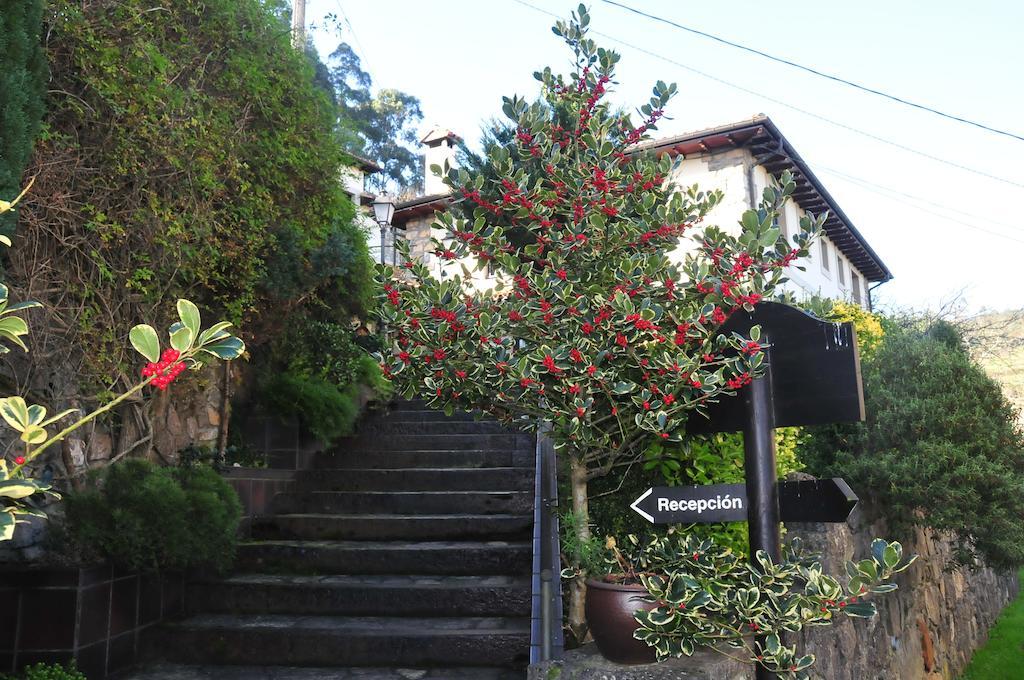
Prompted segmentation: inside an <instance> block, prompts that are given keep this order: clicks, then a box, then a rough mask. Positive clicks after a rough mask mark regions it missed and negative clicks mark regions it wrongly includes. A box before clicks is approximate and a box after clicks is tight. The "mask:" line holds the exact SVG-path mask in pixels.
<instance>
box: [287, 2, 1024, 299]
mask: <svg viewBox="0 0 1024 680" xmlns="http://www.w3.org/2000/svg"><path fill="white" fill-rule="evenodd" d="M307 1H308V4H307V10H306V14H307V20H308V22H309V24H310V30H311V36H312V39H313V41H314V44H315V45H316V46H317V49H318V50H319V51H320V53H321V55H322V56H323V57H324V58H326V57H327V55H329V54H330V52H331V51H332V50H333V49H334V47H336V46H337V44H338V43H339V42H341V41H345V42H348V43H349V44H350V45H352V47H353V48H354V50H355V51H356V53H357V54H358V55H359V57H360V59H361V61H362V65H363V68H364V69H365V70H366V71H367V72H368V73H369V74H370V75H371V76H372V78H373V81H374V82H373V85H374V88H396V89H399V90H402V91H404V92H407V93H409V94H412V95H415V96H416V97H418V98H419V99H420V102H421V106H422V110H423V113H424V121H423V130H424V131H426V130H427V129H429V128H431V127H433V126H434V125H441V126H444V127H447V128H450V129H452V130H454V131H455V132H457V133H458V134H460V135H461V136H462V137H464V138H465V139H466V140H467V141H468V142H469V143H470V144H474V143H475V142H476V140H477V139H478V138H479V134H480V127H481V124H482V123H483V122H485V121H486V120H487V119H489V118H491V117H494V116H496V115H500V107H501V97H502V96H503V95H512V94H519V95H523V96H525V97H527V98H529V99H532V98H534V97H535V96H536V95H537V94H538V92H539V84H538V83H537V82H536V81H535V80H534V79H533V76H532V74H533V72H534V71H536V70H539V69H542V68H543V67H544V66H546V65H550V66H551V67H552V69H554V70H555V71H556V72H568V71H569V70H570V62H569V59H570V57H571V53H570V52H569V51H568V49H567V48H566V47H565V45H564V43H562V42H561V40H560V39H559V38H558V37H556V36H555V35H554V34H553V33H552V32H551V30H550V27H551V25H552V24H553V22H554V18H553V17H552V16H550V15H551V14H554V15H558V16H562V17H567V16H568V14H569V12H570V11H571V10H572V9H574V8H575V7H576V3H572V2H567V1H565V0H434V1H432V2H424V1H423V0H373V1H367V0H307ZM622 2H623V3H624V4H627V5H631V6H633V7H636V8H638V9H642V10H643V11H645V12H648V13H650V14H654V15H657V16H660V17H664V18H666V19H670V20H673V21H675V22H677V23H680V24H684V25H687V26H690V27H693V28H696V29H699V30H702V31H705V32H708V33H712V34H715V35H718V36H721V37H723V38H726V39H728V40H731V41H733V42H737V43H740V44H743V45H746V46H749V47H752V48H755V49H759V50H761V51H764V52H768V53H771V54H774V55H777V56H780V57H783V58H785V59H788V60H790V61H794V62H797V63H800V64H804V65H807V66H810V67H813V68H815V69H817V70H819V71H824V72H828V73H832V74H835V75H838V76H840V77H842V78H845V79H847V80H850V81H854V82H857V83H860V84H863V85H866V86H868V87H871V88H873V89H877V90H882V91H884V92H887V93H890V94H893V95H896V96H898V97H900V98H903V99H907V100H910V101H914V102H918V103H922V104H925V105H927V106H930V107H932V108H935V109H938V110H941V111H943V112H946V113H950V114H953V115H956V116H959V117H962V118H967V119H970V120H974V121H977V122H981V123H984V124H986V125H989V126H991V127H994V128H998V129H1002V130H1007V131H1010V132H1013V133H1015V134H1017V135H1021V136H1024V116H1022V115H1021V112H1022V111H1024V87H1022V84H1024V78H1022V74H1021V72H1022V69H1024V40H1021V39H1020V29H1021V27H1022V26H1024V3H1019V2H1010V1H1006V2H996V1H994V0H975V1H974V2H971V3H966V2H963V1H962V0H961V1H958V2H952V1H947V0H930V1H928V0H885V1H879V0H861V1H860V2H856V3H852V2H841V3H840V2H821V0H816V1H813V2H809V1H805V0H781V1H780V2H776V3H764V2H755V1H753V0H729V1H722V0H720V1H718V2H707V1H706V0H705V1H702V2H691V1H689V0H685V1H683V0H676V1H674V2H673V1H671V0H622ZM528 5H532V7H530V6H528ZM588 6H589V7H590V14H591V27H592V30H593V31H594V34H592V37H593V38H594V39H595V40H596V41H597V42H598V44H600V45H602V46H605V47H610V48H612V49H615V50H616V51H618V52H619V53H620V54H621V55H622V60H621V61H620V64H619V68H618V71H617V80H618V85H616V87H615V89H614V91H613V93H612V101H613V102H614V103H616V104H621V105H626V106H630V107H631V108H635V107H637V106H639V105H640V104H642V103H645V102H646V101H647V99H648V98H649V96H650V88H651V87H652V86H653V84H654V83H655V82H656V81H657V80H664V81H666V82H676V83H678V85H679V89H680V94H679V95H678V96H677V97H676V98H675V99H674V100H673V101H672V102H671V103H670V104H669V106H668V107H667V109H666V112H667V115H668V116H669V117H671V120H668V121H665V122H664V123H662V124H659V130H658V132H657V133H656V135H657V136H663V135H665V136H667V135H672V134H679V133H683V132H688V131H693V130H699V129H702V128H706V127H711V126H716V125H721V124H724V123H730V122H735V121H740V120H744V119H749V118H750V117H752V116H753V115H756V114H758V113H764V114H767V115H768V116H770V117H771V118H772V120H773V121H774V122H775V123H776V124H777V125H778V127H779V129H780V130H781V131H782V133H783V134H784V135H786V137H787V138H788V139H789V140H790V142H791V143H792V144H793V146H794V147H795V148H796V149H797V151H798V152H799V153H800V155H801V156H803V158H804V159H805V160H806V161H807V162H808V163H809V165H810V166H811V168H812V170H813V171H814V172H815V174H816V175H817V176H818V177H819V179H821V180H822V182H823V183H824V185H825V187H826V188H827V189H828V190H829V192H830V193H831V194H832V195H833V197H834V198H835V199H836V201H837V202H838V204H839V205H840V206H841V207H842V209H843V210H844V212H846V214H847V216H848V217H849V218H850V219H851V221H852V222H853V224H855V225H856V227H857V229H858V230H859V231H860V232H861V234H862V235H863V236H864V237H865V239H866V240H867V241H868V243H870V244H871V246H872V247H873V248H874V249H875V251H876V252H877V253H878V254H879V256H880V257H881V258H882V260H883V261H884V262H885V263H886V265H888V267H889V269H890V270H891V271H892V272H893V275H894V277H895V278H894V279H893V280H892V281H890V282H888V283H885V284H884V285H882V286H880V287H879V288H877V289H876V290H875V291H874V292H873V298H874V300H875V302H876V304H878V305H880V306H881V307H883V308H884V307H897V308H918V309H935V308H937V307H939V306H941V305H943V304H945V303H947V302H948V301H949V300H951V299H954V298H957V297H958V296H959V297H961V298H962V300H963V301H964V304H965V305H967V311H972V312H973V311H979V310H982V309H989V310H1004V309H1017V308H1021V307H1024V292H1022V286H1021V280H1022V274H1024V272H1022V269H1024V210H1022V209H1021V205H1022V203H1024V141H1021V140H1018V139H1013V138H1010V137H1006V136H1001V135H996V134H993V133H991V132H986V131H984V130H980V129H977V128H974V127H971V126H968V125H965V124H962V123H957V122H954V121H951V120H946V119H944V118H941V117H939V116H936V115H934V114H931V113H927V112H924V111H919V110H915V109H912V108H909V107H906V106H904V105H901V104H898V103H895V102H891V101H888V100H885V99H882V98H880V97H877V96H875V95H871V94H867V93H864V92H861V91H858V90H855V89H853V88H850V87H847V86H843V85H839V84H837V83H834V82H831V81H828V80H825V79H822V78H819V77H816V76H813V75H811V74H808V73H804V72H801V71H798V70H796V69H793V68H791V67H788V66H785V65H782V64H777V63H773V62H771V61H769V60H766V59H764V58H762V57H759V56H756V55H752V54H749V53H746V52H743V51H741V50H738V49H735V48H733V47H728V46H725V45H721V44H718V43H715V42H713V41H710V40H708V39H706V38H702V37H699V36H695V35H692V34H690V33H686V32H683V31H680V30H678V29H675V28H672V27H669V26H666V25H663V24H659V23H656V22H653V21H652V20H650V19H646V18H643V17H639V16H636V15H633V14H630V13H629V12H627V11H625V10H623V9H621V8H618V7H615V6H612V5H610V4H607V3H605V2H603V1H602V0H592V1H591V2H590V3H588ZM328 15H334V16H335V17H337V21H330V20H327V17H328ZM601 34H603V35H601ZM652 53H653V54H652ZM698 71H699V72H701V73H703V74H706V75H700V74H698V73H697V72H698ZM708 76H711V77H708ZM722 81H725V82H722ZM726 83H728V84H726ZM755 93H756V94H755ZM822 119H829V120H830V121H833V122H832V123H829V122H826V121H825V120H822ZM850 128H855V129H857V130H860V131H862V132H863V133H867V134H860V133H858V132H855V131H853V130H851V129H850ZM877 138H882V139H884V140H886V141H884V142H883V141H880V140H879V139H877ZM900 147H909V148H911V149H913V150H915V151H916V152H918V153H911V152H909V151H906V150H904V149H902V148H900ZM926 156H931V157H932V158H928V157H926ZM935 159H939V160H935ZM956 166H963V167H966V168H970V169H972V170H973V172H972V171H970V170H966V169H963V167H956ZM996 178H998V179H996Z"/></svg>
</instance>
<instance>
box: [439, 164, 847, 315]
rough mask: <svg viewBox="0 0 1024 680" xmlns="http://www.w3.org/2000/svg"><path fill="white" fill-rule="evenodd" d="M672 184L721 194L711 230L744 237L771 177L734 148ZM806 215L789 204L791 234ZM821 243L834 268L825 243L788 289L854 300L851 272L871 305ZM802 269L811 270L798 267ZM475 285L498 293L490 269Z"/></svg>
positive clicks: (451, 270) (447, 269)
mask: <svg viewBox="0 0 1024 680" xmlns="http://www.w3.org/2000/svg"><path fill="white" fill-rule="evenodd" d="M671 181H673V182H674V183H675V184H676V185H677V186H679V187H681V188H686V187H689V186H692V185H693V184H697V185H698V187H699V188H700V189H701V190H702V191H711V190H714V189H720V190H721V191H722V192H723V193H724V198H723V200H722V202H721V203H719V204H718V205H717V206H715V208H714V209H713V210H712V211H711V213H710V214H709V215H708V217H707V218H706V220H705V224H706V225H712V224H713V225H718V226H719V227H721V228H722V229H724V230H726V231H728V232H730V233H732V234H737V235H738V234H739V232H740V226H739V220H740V217H741V216H742V214H743V211H745V210H747V209H748V208H750V207H751V201H752V200H753V202H754V204H756V203H758V202H760V200H761V193H762V192H763V191H764V188H765V187H766V186H767V185H768V182H769V181H770V180H769V174H768V172H767V171H766V170H765V169H764V167H762V166H760V165H755V164H754V159H753V156H752V154H751V153H750V152H749V151H748V150H746V149H730V150H728V151H724V152H721V153H715V154H702V155H699V156H691V157H689V158H686V159H685V160H683V161H682V163H680V164H679V165H678V166H677V167H676V169H675V170H674V172H673V174H672V176H671ZM803 215H804V211H803V209H802V208H800V206H799V205H797V204H796V203H795V202H794V201H790V202H789V203H787V204H786V208H785V214H784V216H783V218H782V220H781V221H782V224H783V226H784V229H785V230H786V234H787V235H792V234H793V233H795V232H796V230H797V229H799V228H800V218H801V217H803ZM431 231H432V234H433V236H434V237H435V238H443V237H444V235H445V234H444V233H443V232H442V231H441V230H439V229H432V230H431ZM821 241H822V242H824V243H825V244H826V248H827V252H828V259H829V268H828V269H827V270H826V269H825V268H824V266H823V264H822V251H821V244H820V243H816V244H815V245H814V246H813V248H812V249H811V253H810V256H809V257H806V258H803V259H801V260H798V261H797V262H795V263H794V265H793V266H791V267H790V268H789V270H788V273H787V275H788V277H789V279H790V280H789V281H788V282H786V284H784V288H785V289H787V290H789V291H791V292H793V293H794V294H795V295H796V296H797V297H809V296H811V295H820V296H822V297H828V298H838V299H845V300H850V299H852V291H853V289H852V285H851V281H852V279H851V278H850V276H851V273H856V275H857V276H858V277H860V285H861V304H862V305H863V306H865V307H866V306H867V294H866V285H867V282H866V281H865V279H864V277H863V275H862V274H861V273H860V272H859V271H857V270H855V269H853V267H852V265H851V264H850V262H849V260H847V259H846V257H845V256H844V255H843V254H842V253H840V252H839V250H838V249H837V248H836V247H835V245H834V244H833V243H832V242H831V241H830V240H829V239H828V237H827V236H825V235H822V236H821ZM694 247H695V243H694V241H693V240H691V239H689V238H685V237H684V239H683V240H682V242H681V243H680V246H679V248H677V249H676V250H675V251H673V253H672V254H671V255H670V257H671V258H672V259H673V260H675V261H677V262H681V261H682V259H683V258H684V257H685V255H686V253H687V252H689V251H690V250H692V249H693V248H694ZM839 262H842V267H843V271H844V272H845V284H841V283H840V282H839V277H838V276H837V273H838V263H839ZM427 263H428V265H429V266H430V268H431V270H432V271H433V272H434V274H435V275H440V276H445V277H450V276H454V275H455V274H459V275H462V267H461V265H462V264H465V265H466V267H467V268H469V269H470V270H471V271H472V266H473V258H467V259H465V260H463V261H455V262H446V263H442V262H440V261H439V260H438V259H437V258H434V257H433V256H431V257H429V258H428V261H427ZM797 266H802V267H804V270H805V271H800V270H798V269H797V268H796V267H797ZM470 282H471V283H470V285H471V287H472V288H476V289H477V290H484V289H488V288H492V287H493V286H494V284H495V281H494V278H493V277H490V276H488V275H487V272H486V270H481V271H479V272H473V273H472V276H471V277H470Z"/></svg>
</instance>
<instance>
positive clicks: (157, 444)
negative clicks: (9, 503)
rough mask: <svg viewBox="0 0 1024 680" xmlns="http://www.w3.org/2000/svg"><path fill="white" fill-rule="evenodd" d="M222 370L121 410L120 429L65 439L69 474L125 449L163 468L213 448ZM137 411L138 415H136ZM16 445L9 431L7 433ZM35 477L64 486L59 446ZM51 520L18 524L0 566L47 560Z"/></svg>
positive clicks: (93, 429) (48, 506)
mask: <svg viewBox="0 0 1024 680" xmlns="http://www.w3.org/2000/svg"><path fill="white" fill-rule="evenodd" d="M219 376H220V370H219V367H216V368H210V369H207V370H206V371H205V372H204V373H203V374H200V375H189V376H188V378H187V379H186V377H185V376H182V378H181V379H180V380H179V381H178V382H177V383H176V384H175V389H172V390H168V391H167V392H161V393H158V394H156V395H153V396H152V397H151V398H150V400H149V403H148V404H147V405H146V406H145V407H144V408H142V409H136V407H135V406H134V405H128V406H127V407H125V408H123V409H122V410H121V411H120V412H119V416H120V417H119V418H118V421H119V426H118V427H117V428H110V427H107V426H106V425H105V424H99V425H96V426H86V427H83V428H81V429H79V430H77V431H75V432H74V433H73V434H71V435H69V436H68V438H67V440H66V450H67V453H68V456H69V458H70V462H71V467H72V470H71V473H72V474H74V475H76V476H79V477H80V476H81V475H83V474H84V473H86V472H87V471H88V470H90V469H93V468H99V467H103V466H104V465H106V464H108V463H110V462H111V461H112V460H117V459H119V458H120V457H121V456H119V455H118V452H121V451H127V452H128V453H127V455H128V456H133V457H145V458H149V459H150V460H153V461H154V462H157V463H160V464H165V465H166V464H169V465H174V464H177V462H178V458H179V453H180V451H181V450H182V449H184V448H186V447H188V446H190V445H195V446H200V447H214V446H216V444H217V438H218V435H219V432H220V425H221V382H220V380H218V379H217V378H218V377H219ZM133 409H135V411H134V412H133ZM4 434H5V436H7V439H6V440H4V441H3V444H5V445H6V444H9V443H11V441H12V438H11V435H10V430H7V431H6V432H5V433H4ZM33 467H34V468H35V472H34V473H33V476H34V477H36V478H45V475H53V476H54V477H55V478H57V480H58V482H57V486H58V487H60V488H64V487H65V483H64V481H63V480H62V478H63V477H64V474H65V466H64V461H63V458H62V451H61V447H60V446H54V447H52V448H51V449H50V450H48V451H47V452H45V454H44V455H43V456H41V457H40V459H39V460H38V461H37V462H36V463H35V464H34V465H33ZM43 502H44V503H45V507H44V510H45V511H46V512H47V513H51V514H53V513H59V512H60V503H59V502H57V501H54V500H53V499H50V500H49V501H43ZM47 526H48V522H46V521H45V520H42V519H39V518H31V519H30V521H29V522H28V523H26V524H20V525H18V530H17V531H16V532H15V536H14V539H13V540H11V541H5V542H3V543H0V563H4V562H26V561H35V560H40V559H43V558H44V557H45V549H44V539H45V536H46V530H47Z"/></svg>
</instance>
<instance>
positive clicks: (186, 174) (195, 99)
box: [4, 0, 372, 460]
mask: <svg viewBox="0 0 1024 680" xmlns="http://www.w3.org/2000/svg"><path fill="white" fill-rule="evenodd" d="M13 4H18V5H19V6H20V5H21V4H23V3H5V6H6V5H13ZM29 4H31V3H29ZM8 14H9V12H7V11H6V10H5V12H4V16H7V15H8ZM42 21H43V35H44V37H45V40H44V43H43V49H44V51H45V57H46V59H47V60H48V62H49V70H50V80H49V82H48V83H47V85H46V91H47V99H46V101H45V105H46V108H47V111H46V114H45V116H44V119H43V125H42V130H41V133H40V134H39V136H38V139H37V142H36V145H35V152H34V156H33V157H32V159H31V161H30V163H29V165H28V168H27V172H26V175H34V176H35V177H36V182H35V186H34V187H33V190H32V192H31V194H30V196H29V197H28V198H27V199H26V201H25V203H24V208H23V209H22V211H21V215H20V219H19V224H18V229H17V233H16V235H15V238H14V247H13V248H12V250H11V259H10V262H9V271H8V275H7V281H8V283H9V284H10V285H11V287H12V291H13V292H12V297H15V298H17V299H35V300H39V301H40V302H42V303H43V308H42V309H41V310H38V311H35V312H33V314H32V318H31V319H30V327H31V328H32V331H33V332H32V337H31V339H30V340H31V344H32V347H33V353H32V354H31V355H30V358H25V357H18V358H17V359H16V361H15V363H13V364H12V365H11V366H9V367H8V368H9V370H8V371H5V373H7V375H6V378H7V382H8V383H9V385H8V386H7V387H8V388H9V389H16V390H18V391H20V392H23V393H24V392H29V393H31V396H33V397H34V398H35V400H36V401H38V402H41V403H46V404H49V405H52V407H53V408H62V407H65V406H69V405H70V406H79V407H87V406H88V405H89V403H90V402H91V401H92V400H93V399H94V398H95V397H97V396H100V397H102V396H103V395H104V393H111V392H116V391H117V390H118V389H119V388H120V387H122V386H123V385H125V384H127V383H128V382H129V380H131V379H132V378H133V377H134V375H135V374H136V372H137V370H138V366H137V365H136V362H135V359H134V358H133V357H132V356H131V354H130V351H131V350H130V348H129V345H128V342H127V331H128V329H129V328H130V327H131V326H132V325H134V324H135V323H138V322H141V321H145V322H149V323H153V324H157V325H160V324H163V323H166V322H167V321H168V318H167V317H168V314H170V313H173V306H174V305H173V301H174V300H175V299H176V298H177V297H187V298H189V299H192V300H194V301H195V302H196V303H197V304H199V306H200V307H201V308H202V309H203V310H204V313H207V314H209V315H210V317H223V318H227V319H230V320H231V321H233V322H235V323H236V324H237V325H238V326H239V327H240V328H241V329H242V333H243V335H244V336H245V339H246V341H247V343H248V344H249V346H250V347H251V348H253V351H254V353H257V352H259V351H260V350H261V347H269V346H270V345H271V344H272V343H273V342H274V341H275V339H276V338H279V337H281V336H282V335H283V333H284V332H285V331H286V330H288V328H289V327H290V326H291V325H294V321H295V319H306V318H315V319H316V320H317V321H322V322H331V323H337V324H339V326H342V327H347V324H348V323H349V321H350V319H351V318H352V316H353V315H358V314H360V313H361V312H363V311H364V306H365V305H366V304H367V300H368V298H369V289H370V285H371V281H372V277H371V267H372V264H371V262H370V260H369V257H368V254H367V250H366V243H365V239H364V237H363V234H362V233H361V232H360V231H359V229H358V228H357V227H356V226H355V224H354V221H353V219H352V218H353V215H354V210H355V208H354V206H353V205H352V203H351V201H350V199H349V198H348V196H347V194H346V193H345V190H344V188H343V187H342V185H341V182H340V181H339V179H338V178H339V174H340V169H341V167H342V166H343V165H345V164H346V163H348V162H349V159H348V157H347V156H346V154H345V153H344V151H342V149H341V146H340V145H339V144H338V139H339V130H338V127H337V113H336V104H335V102H334V101H332V99H331V97H330V96H329V95H328V93H326V92H325V91H324V90H323V89H322V88H321V87H318V86H317V85H316V83H315V78H314V63H313V62H312V61H311V60H310V58H309V57H308V56H307V55H305V54H302V53H301V52H299V51H296V50H294V49H293V48H292V47H291V45H290V33H289V27H288V21H287V16H286V15H285V7H284V3H281V2H279V1H277V0H273V1H266V2H265V1H263V0H176V1H175V2H172V3H162V4H158V5H154V4H153V3H151V2H145V1H143V0H92V1H90V2H86V3H82V2H77V1H71V0H48V2H46V3H45V11H44V13H43V19H42ZM5 90H6V88H5ZM15 184H17V183H16V182H15ZM223 388H224V384H223V383H222V381H221V380H220V379H219V378H208V379H207V382H206V383H203V384H199V383H197V382H195V381H193V382H192V384H191V385H189V384H184V385H181V386H180V387H179V388H178V389H176V391H175V393H174V394H173V395H170V396H168V397H164V398H161V399H159V400H156V401H155V402H152V403H141V402H140V403H134V404H130V405H129V406H128V407H127V408H126V409H124V410H122V411H121V412H119V413H118V414H117V415H116V416H115V417H114V418H112V419H111V420H110V421H109V422H108V423H105V426H106V427H109V430H110V431H109V432H98V433H91V434H87V437H88V439H89V440H90V441H86V442H79V443H77V444H76V443H75V442H74V441H72V442H69V445H68V446H70V447H71V448H72V449H73V450H72V451H71V452H70V453H71V454H74V457H76V458H77V459H79V460H80V459H81V458H82V456H83V455H84V454H83V452H82V450H80V449H83V448H85V449H88V448H89V447H91V446H93V445H94V444H95V441H92V440H97V441H100V442H101V443H102V441H106V442H107V443H106V444H104V446H105V447H106V448H108V449H110V451H111V454H112V455H116V454H117V453H119V452H122V453H123V452H125V451H127V450H128V449H130V448H131V447H144V446H146V445H147V444H150V443H152V442H153V441H154V439H157V438H159V437H160V436H163V435H164V434H165V433H166V432H167V431H169V430H173V431H180V433H181V438H180V439H181V441H180V442H179V441H177V440H172V441H168V442H165V447H173V446H176V445H178V444H179V443H182V442H184V443H187V442H188V441H189V440H190V439H191V440H194V439H195V438H196V436H197V435H202V434H203V433H204V432H205V433H206V434H207V435H208V434H209V433H208V430H209V429H210V428H211V427H214V426H216V425H217V424H218V422H217V421H218V417H216V416H214V415H212V414H209V416H210V417H206V415H204V414H205V413H206V411H207V409H206V407H205V405H206V404H216V403H217V402H218V400H219V398H220V395H221V393H222V391H223ZM190 400H191V402H196V403H198V404H199V406H196V407H195V408H194V404H193V403H191V402H190ZM182 409H185V410H184V411H183V410H182ZM197 409H198V411H199V412H201V413H200V415H201V416H202V417H199V416H196V414H195V413H193V411H196V410H197ZM176 410H177V412H176ZM186 411H187V414H188V415H187V418H186ZM190 423H194V424H190ZM197 428H198V429H197ZM200 438H202V437H200ZM76 446H77V447H78V449H75V447H76ZM66 448H67V447H66ZM67 453H68V451H65V454H67Z"/></svg>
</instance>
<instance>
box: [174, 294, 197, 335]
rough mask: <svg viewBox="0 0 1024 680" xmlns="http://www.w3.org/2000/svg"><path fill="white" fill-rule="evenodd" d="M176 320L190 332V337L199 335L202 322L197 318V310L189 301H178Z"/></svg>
mask: <svg viewBox="0 0 1024 680" xmlns="http://www.w3.org/2000/svg"><path fill="white" fill-rule="evenodd" d="M177 307H178V318H180V319H181V323H182V324H184V325H185V327H186V328H188V329H189V330H190V331H192V337H196V336H198V335H199V327H200V324H201V323H202V320H201V319H200V317H199V308H198V307H196V306H195V304H194V303H192V302H191V301H190V300H185V299H181V300H178V305H177Z"/></svg>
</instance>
